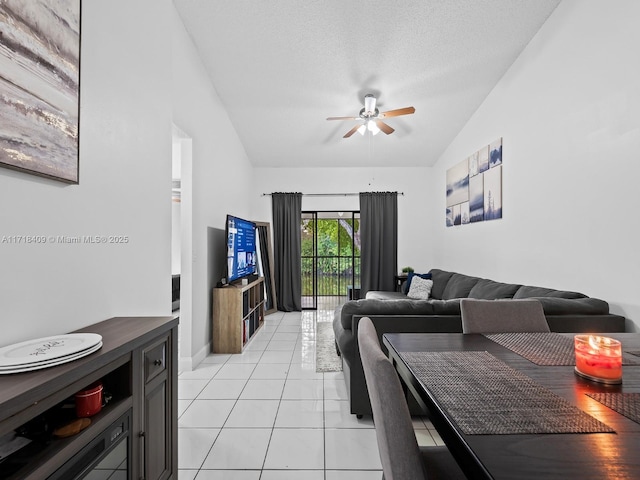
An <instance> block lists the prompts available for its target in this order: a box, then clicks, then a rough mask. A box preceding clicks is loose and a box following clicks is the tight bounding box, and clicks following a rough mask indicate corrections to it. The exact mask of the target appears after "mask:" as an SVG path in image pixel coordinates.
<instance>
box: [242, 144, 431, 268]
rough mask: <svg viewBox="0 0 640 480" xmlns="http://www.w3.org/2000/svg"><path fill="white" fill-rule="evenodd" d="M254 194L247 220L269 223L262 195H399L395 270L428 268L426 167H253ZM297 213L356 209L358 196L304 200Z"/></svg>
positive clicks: (428, 184)
mask: <svg viewBox="0 0 640 480" xmlns="http://www.w3.org/2000/svg"><path fill="white" fill-rule="evenodd" d="M345 141H346V140H345ZM390 163H391V162H390ZM253 190H254V197H253V209H252V213H253V215H252V217H251V219H252V220H257V221H266V222H272V218H271V197H270V196H262V194H263V193H272V192H302V193H358V192H372V191H376V192H380V191H394V192H395V191H397V192H403V193H404V196H399V197H398V268H402V267H403V266H406V265H411V266H412V267H414V269H416V271H421V270H423V269H427V268H430V266H431V265H432V264H433V256H432V254H433V246H432V242H431V236H430V229H431V228H432V227H431V226H432V225H433V222H434V221H440V219H439V218H435V219H434V218H433V217H432V216H430V214H431V211H430V210H428V209H426V206H427V204H428V202H429V199H431V198H433V195H431V190H432V169H431V168H255V169H254V189H253ZM302 209H303V210H318V211H322V210H324V211H342V210H360V201H359V198H358V197H357V196H348V197H345V196H328V197H306V196H303V197H302ZM442 221H443V222H444V220H442Z"/></svg>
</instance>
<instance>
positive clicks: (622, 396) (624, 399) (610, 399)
mask: <svg viewBox="0 0 640 480" xmlns="http://www.w3.org/2000/svg"><path fill="white" fill-rule="evenodd" d="M587 396H589V397H591V398H593V399H594V400H597V401H598V402H600V403H601V404H603V405H604V406H605V407H609V408H610V409H611V410H615V411H616V412H618V413H619V414H620V415H624V416H625V417H627V418H629V419H631V420H633V421H634V422H636V423H640V393H587Z"/></svg>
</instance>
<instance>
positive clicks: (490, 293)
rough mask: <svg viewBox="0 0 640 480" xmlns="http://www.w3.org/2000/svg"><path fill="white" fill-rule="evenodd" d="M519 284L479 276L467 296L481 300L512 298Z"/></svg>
mask: <svg viewBox="0 0 640 480" xmlns="http://www.w3.org/2000/svg"><path fill="white" fill-rule="evenodd" d="M520 287H521V285H517V284H513V283H500V282H494V281H493V280H488V279H486V278H481V279H480V280H478V282H477V283H476V284H475V285H474V286H473V288H472V289H471V291H470V292H469V296H468V298H478V299H482V300H495V299H498V298H513V295H514V294H515V293H516V292H517V291H518V289H519V288H520Z"/></svg>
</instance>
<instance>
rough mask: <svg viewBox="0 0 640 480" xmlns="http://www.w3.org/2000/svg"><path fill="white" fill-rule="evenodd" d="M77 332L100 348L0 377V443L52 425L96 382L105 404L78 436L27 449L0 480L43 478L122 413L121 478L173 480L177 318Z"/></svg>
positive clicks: (132, 320) (0, 469)
mask: <svg viewBox="0 0 640 480" xmlns="http://www.w3.org/2000/svg"><path fill="white" fill-rule="evenodd" d="M78 332H85V333H98V334H100V335H102V342H103V345H102V348H101V349H100V350H98V351H97V352H95V353H92V354H90V355H88V356H86V357H84V358H81V359H79V360H75V361H72V362H69V363H66V364H63V365H59V366H56V367H51V368H45V369H42V370H36V371H32V372H28V373H17V374H9V375H0V437H1V436H3V435H5V434H9V433H12V432H13V431H15V430H16V429H19V428H24V426H25V425H28V424H32V423H34V421H36V422H39V421H40V420H42V419H45V418H46V419H47V420H48V421H51V419H52V417H53V419H54V420H55V417H56V416H57V415H61V413H60V412H63V411H64V410H63V409H62V408H61V405H63V404H65V403H68V399H69V398H70V397H73V395H74V394H75V393H76V392H78V391H80V390H82V389H84V388H85V387H87V386H89V385H91V384H92V383H94V382H96V381H101V382H102V384H103V386H104V390H105V391H108V392H109V393H110V395H111V396H112V398H111V400H110V401H109V402H108V403H107V404H106V405H105V406H104V408H103V409H102V411H101V412H100V413H98V414H97V415H94V416H93V417H91V424H90V425H89V426H88V427H87V428H86V429H84V430H82V431H81V432H80V433H78V434H76V435H74V436H71V437H68V438H61V439H58V438H53V439H50V440H48V441H46V442H32V444H31V445H30V447H29V448H34V449H35V451H34V452H30V453H29V461H28V463H26V464H25V465H24V466H21V467H20V469H19V470H18V471H13V470H15V466H13V467H12V468H11V470H12V473H9V466H8V465H7V462H6V461H3V462H0V478H2V479H5V478H6V479H11V480H17V479H21V480H22V479H30V480H35V479H46V478H49V476H50V475H52V474H53V473H54V472H56V471H59V469H60V468H61V467H63V466H64V465H68V464H69V463H70V461H71V459H74V461H75V459H77V458H78V456H79V455H77V454H78V452H80V450H82V449H83V447H85V446H86V445H87V444H89V443H90V442H91V441H92V440H94V439H96V438H97V436H99V435H100V434H101V433H103V432H104V431H105V429H106V428H107V427H109V426H110V425H112V424H113V422H115V421H116V420H118V419H119V418H120V417H122V416H123V415H125V414H127V413H128V414H129V415H130V416H129V419H130V424H129V425H130V426H129V429H130V432H129V433H130V435H129V442H130V449H129V455H128V458H129V462H128V464H129V477H128V478H131V479H140V478H144V479H146V480H170V479H173V480H175V479H177V466H178V461H177V432H178V428H177V404H178V394H177V387H178V381H177V377H178V370H177V365H178V361H177V352H178V348H177V341H178V318H177V317H116V318H111V319H109V320H105V321H103V322H100V323H96V324H94V325H91V326H88V327H86V328H82V329H80V330H78ZM67 412H68V410H67ZM25 448H26V447H25ZM7 460H8V459H7Z"/></svg>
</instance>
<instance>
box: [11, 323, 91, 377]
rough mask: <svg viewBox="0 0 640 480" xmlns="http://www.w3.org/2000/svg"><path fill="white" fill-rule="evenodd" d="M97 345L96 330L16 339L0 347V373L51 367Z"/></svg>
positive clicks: (74, 357) (87, 351)
mask: <svg viewBox="0 0 640 480" xmlns="http://www.w3.org/2000/svg"><path fill="white" fill-rule="evenodd" d="M101 347H102V336H101V335H98V334H97V333H68V334H66V335H55V336H53V337H45V338H38V339H36V340H27V341H26V342H21V343H16V344H15V345H9V346H6V347H2V348H0V375H1V374H6V373H21V372H30V371H32V370H39V369H41V368H48V367H54V366H56V365H61V364H63V363H67V362H71V361H73V360H77V359H79V358H82V357H86V356H87V355H89V354H91V353H93V352H95V351H96V350H99V349H100V348H101Z"/></svg>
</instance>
